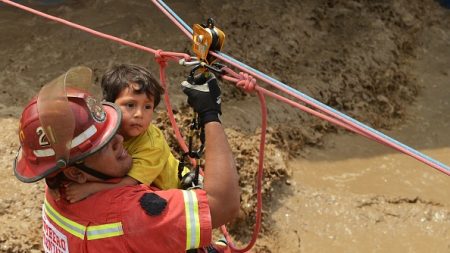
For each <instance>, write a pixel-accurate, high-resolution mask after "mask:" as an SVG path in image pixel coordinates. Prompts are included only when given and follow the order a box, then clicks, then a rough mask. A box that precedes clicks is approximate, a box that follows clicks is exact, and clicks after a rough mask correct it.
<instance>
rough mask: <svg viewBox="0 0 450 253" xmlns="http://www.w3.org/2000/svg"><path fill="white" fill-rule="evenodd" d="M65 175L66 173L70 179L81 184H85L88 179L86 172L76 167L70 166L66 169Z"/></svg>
mask: <svg viewBox="0 0 450 253" xmlns="http://www.w3.org/2000/svg"><path fill="white" fill-rule="evenodd" d="M64 175H66V177H67V178H68V179H70V180H72V181H74V182H77V183H79V184H83V183H85V182H86V180H87V177H86V174H85V173H83V172H82V171H81V170H79V169H77V168H75V167H69V168H66V169H64Z"/></svg>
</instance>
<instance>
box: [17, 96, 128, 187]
mask: <svg viewBox="0 0 450 253" xmlns="http://www.w3.org/2000/svg"><path fill="white" fill-rule="evenodd" d="M102 105H103V108H104V110H105V112H106V120H105V122H104V123H102V124H103V125H104V127H103V129H102V132H101V135H100V136H99V137H98V138H96V140H95V141H94V142H92V143H91V145H92V148H91V149H90V150H89V151H87V152H85V153H84V154H83V155H80V156H78V157H71V158H70V160H69V165H71V164H73V163H74V162H77V161H81V160H83V159H84V158H86V157H88V156H90V155H92V154H94V153H95V152H97V151H99V150H100V149H102V148H103V147H104V146H105V145H106V144H108V143H109V141H111V139H112V138H113V137H114V136H115V135H116V133H117V130H118V129H119V127H120V122H121V120H122V113H121V111H120V108H119V107H118V106H117V105H115V104H113V103H109V102H102ZM13 168H14V175H15V176H16V177H17V179H19V180H20V181H22V182H24V183H33V182H36V181H39V180H41V179H43V178H45V177H47V176H49V175H52V174H56V173H57V172H58V171H59V170H61V168H60V167H58V166H56V165H55V160H54V158H53V159H46V160H42V161H39V163H36V162H35V161H33V160H32V159H27V158H26V157H25V155H23V150H22V148H20V149H19V151H18V153H17V156H16V158H15V159H14V163H13Z"/></svg>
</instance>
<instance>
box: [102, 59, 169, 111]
mask: <svg viewBox="0 0 450 253" xmlns="http://www.w3.org/2000/svg"><path fill="white" fill-rule="evenodd" d="M130 83H136V84H138V87H135V86H130ZM101 86H102V92H103V99H105V100H106V101H108V102H112V103H114V101H116V99H117V96H119V94H120V92H122V90H124V89H125V88H128V87H131V88H133V89H134V93H137V94H141V93H145V94H146V95H147V97H152V98H153V102H154V107H156V106H157V105H158V104H159V102H160V101H161V95H162V94H164V88H163V87H161V85H160V84H159V82H158V81H157V80H156V79H155V78H154V77H153V75H152V74H151V73H150V71H148V70H146V69H145V68H143V67H140V66H137V65H131V64H120V65H116V66H114V67H112V68H110V69H109V70H107V71H106V72H105V74H103V77H102V84H101Z"/></svg>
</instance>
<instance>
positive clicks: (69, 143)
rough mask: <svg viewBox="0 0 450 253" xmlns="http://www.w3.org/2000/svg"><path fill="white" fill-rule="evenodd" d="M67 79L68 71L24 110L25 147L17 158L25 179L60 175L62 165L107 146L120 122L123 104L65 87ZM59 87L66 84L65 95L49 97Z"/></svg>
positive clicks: (17, 170) (18, 169) (18, 173)
mask: <svg viewBox="0 0 450 253" xmlns="http://www.w3.org/2000/svg"><path fill="white" fill-rule="evenodd" d="M66 79H67V73H66V74H65V75H63V76H60V77H58V78H57V79H55V80H54V81H52V82H51V83H49V84H52V83H53V84H52V85H46V86H44V87H43V88H42V89H41V92H40V93H39V96H37V97H34V98H33V99H32V100H31V101H30V102H29V103H28V105H27V106H26V107H25V109H24V110H23V112H22V116H21V118H20V125H19V139H20V146H21V148H20V149H19V152H18V154H17V157H16V159H15V161H14V174H15V175H16V177H17V178H18V179H19V180H20V181H22V182H25V183H31V182H36V181H38V180H40V179H42V178H45V177H48V176H53V175H56V174H57V173H58V172H59V171H60V170H61V169H62V168H64V167H66V166H70V165H73V164H74V163H76V162H79V161H82V160H84V158H86V157H87V156H90V155H92V154H93V153H95V152H96V151H98V150H100V149H101V148H102V147H103V146H105V145H106V144H107V143H108V142H109V141H110V140H111V139H112V138H113V137H114V136H115V134H116V132H117V130H118V128H119V126H120V122H121V117H122V114H121V111H120V109H119V107H117V106H116V105H115V104H112V103H108V102H102V103H100V102H98V101H97V100H96V99H95V98H94V97H92V96H91V95H90V94H89V93H87V92H85V91H83V90H79V89H75V88H70V87H68V88H64V85H65V84H67V80H66ZM61 80H62V81H63V82H62V84H63V86H61V85H60V83H61ZM58 82H60V83H58ZM55 84H56V85H58V86H55ZM56 87H62V91H63V92H64V99H63V100H60V101H58V100H55V99H47V100H45V98H46V97H45V96H46V95H47V93H49V92H50V93H51V92H53V93H54V91H55V90H57V88H56ZM46 88H47V89H46ZM49 97H50V96H48V97H47V98H49ZM49 101H50V102H49Z"/></svg>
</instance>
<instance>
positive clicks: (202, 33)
mask: <svg viewBox="0 0 450 253" xmlns="http://www.w3.org/2000/svg"><path fill="white" fill-rule="evenodd" d="M193 39H194V45H193V47H192V50H193V51H194V53H195V54H196V55H197V57H198V59H200V60H201V61H203V62H206V63H207V64H212V63H213V62H214V61H215V60H216V57H214V56H212V55H210V54H209V52H210V51H220V50H221V49H222V46H223V42H224V40H225V33H223V32H222V31H221V30H220V29H219V28H217V27H215V26H214V20H213V19H212V18H208V20H207V21H206V25H205V24H194V26H193Z"/></svg>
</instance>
